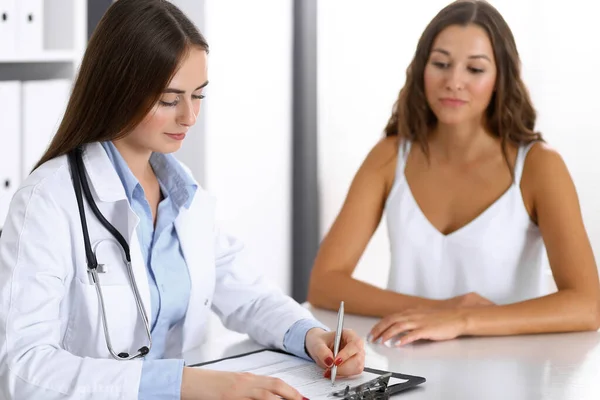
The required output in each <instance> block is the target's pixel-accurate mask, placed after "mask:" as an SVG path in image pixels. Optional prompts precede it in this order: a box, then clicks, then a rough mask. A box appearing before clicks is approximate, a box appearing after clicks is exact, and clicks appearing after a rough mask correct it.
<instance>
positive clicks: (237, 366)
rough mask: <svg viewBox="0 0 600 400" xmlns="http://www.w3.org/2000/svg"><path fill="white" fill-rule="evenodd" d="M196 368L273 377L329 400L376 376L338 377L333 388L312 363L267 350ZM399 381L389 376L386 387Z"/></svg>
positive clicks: (312, 396)
mask: <svg viewBox="0 0 600 400" xmlns="http://www.w3.org/2000/svg"><path fill="white" fill-rule="evenodd" d="M198 368H205V369H212V370H218V371H233V372H250V373H253V374H257V375H267V376H273V377H276V378H279V379H281V380H283V381H284V382H286V383H287V384H288V385H290V386H292V387H294V388H296V389H297V390H298V391H299V392H300V394H302V395H303V396H304V397H308V398H309V399H311V400H318V399H327V398H329V399H331V398H332V397H333V396H330V394H331V393H332V392H335V391H338V390H343V389H344V388H345V387H346V386H348V385H350V386H351V387H353V386H356V385H360V384H361V383H364V382H367V381H370V380H372V379H375V378H377V377H378V376H379V375H377V374H373V373H370V372H363V373H362V374H360V375H356V376H353V377H343V378H338V379H336V380H335V385H332V384H331V380H330V379H327V378H324V377H323V370H322V369H321V368H319V367H318V366H317V365H316V364H315V363H313V362H310V361H307V360H304V359H301V358H298V357H294V356H290V355H287V354H282V353H278V352H275V351H268V350H267V351H261V352H258V353H253V354H249V355H246V356H243V357H237V358H231V359H228V360H223V361H219V362H216V363H211V364H208V365H204V366H202V367H198ZM403 382H406V380H405V379H398V378H393V377H392V378H390V380H389V385H395V384H397V383H403Z"/></svg>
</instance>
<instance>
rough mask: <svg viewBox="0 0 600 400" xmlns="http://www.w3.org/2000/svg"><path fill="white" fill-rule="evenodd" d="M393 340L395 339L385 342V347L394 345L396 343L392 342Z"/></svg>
mask: <svg viewBox="0 0 600 400" xmlns="http://www.w3.org/2000/svg"><path fill="white" fill-rule="evenodd" d="M393 341H394V340H393V339H388V340H386V341H385V343H384V345H385V347H392V346H393V345H394V343H392V342H393Z"/></svg>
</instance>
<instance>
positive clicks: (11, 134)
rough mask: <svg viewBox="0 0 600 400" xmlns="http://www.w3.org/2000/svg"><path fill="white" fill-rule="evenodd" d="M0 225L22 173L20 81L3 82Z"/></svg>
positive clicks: (0, 95) (0, 90)
mask: <svg viewBox="0 0 600 400" xmlns="http://www.w3.org/2000/svg"><path fill="white" fill-rule="evenodd" d="M0 110H2V118H0V141H1V142H0V143H1V145H0V229H2V227H3V225H4V220H5V219H6V214H7V213H8V206H9V205H10V201H11V199H12V197H13V194H14V193H15V191H16V190H17V188H18V186H19V184H20V183H21V182H20V175H21V159H20V155H21V152H20V146H21V143H20V138H19V137H20V135H21V126H20V125H21V82H18V81H4V82H0Z"/></svg>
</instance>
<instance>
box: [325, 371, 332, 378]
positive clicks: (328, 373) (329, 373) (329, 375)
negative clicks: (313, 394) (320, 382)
mask: <svg viewBox="0 0 600 400" xmlns="http://www.w3.org/2000/svg"><path fill="white" fill-rule="evenodd" d="M323 376H324V377H325V378H331V370H330V369H328V370H325V373H324V374H323Z"/></svg>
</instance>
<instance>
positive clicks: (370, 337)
mask: <svg viewBox="0 0 600 400" xmlns="http://www.w3.org/2000/svg"><path fill="white" fill-rule="evenodd" d="M372 341H373V334H372V333H369V334H368V335H367V342H372Z"/></svg>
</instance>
